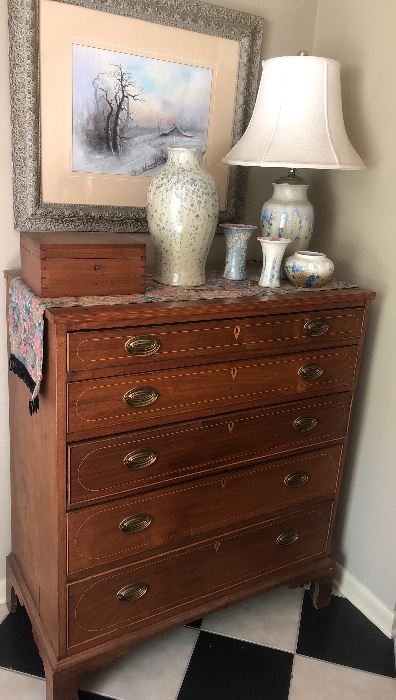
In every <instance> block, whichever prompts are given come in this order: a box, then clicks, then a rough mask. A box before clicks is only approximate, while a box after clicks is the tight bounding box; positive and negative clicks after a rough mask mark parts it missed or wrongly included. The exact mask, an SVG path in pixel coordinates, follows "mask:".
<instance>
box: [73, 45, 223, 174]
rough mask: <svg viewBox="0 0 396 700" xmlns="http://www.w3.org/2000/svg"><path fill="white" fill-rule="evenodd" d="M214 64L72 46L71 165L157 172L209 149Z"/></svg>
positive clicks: (86, 169) (104, 170) (78, 169)
mask: <svg viewBox="0 0 396 700" xmlns="http://www.w3.org/2000/svg"><path fill="white" fill-rule="evenodd" d="M211 85H212V70H211V69H209V68H201V67H196V66H189V65H184V64H179V63H173V62H171V61H164V60H161V59H154V58H145V57H141V56H134V55H130V54H125V53H118V52H114V51H107V50H104V49H96V48H92V47H89V46H81V45H78V44H74V45H73V171H75V172H92V173H114V174H116V173H118V174H129V175H153V174H155V172H156V171H157V170H158V169H159V168H160V167H161V165H162V164H163V163H164V161H165V158H166V150H167V148H168V147H169V146H186V147H191V148H196V147H200V148H201V147H202V148H203V149H204V150H205V148H206V141H207V131H208V121H209V110H210V97H211Z"/></svg>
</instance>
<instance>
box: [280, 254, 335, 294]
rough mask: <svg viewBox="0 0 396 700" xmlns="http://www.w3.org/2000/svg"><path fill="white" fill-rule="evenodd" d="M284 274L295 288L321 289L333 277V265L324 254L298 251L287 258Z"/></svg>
mask: <svg viewBox="0 0 396 700" xmlns="http://www.w3.org/2000/svg"><path fill="white" fill-rule="evenodd" d="M285 272H286V275H287V277H288V278H289V280H290V282H291V283H292V284H294V286H295V287H307V288H311V287H323V285H325V284H327V282H330V280H331V279H332V277H333V272H334V264H333V262H332V261H331V260H330V259H329V258H327V257H326V255H325V254H324V253H312V252H311V251H310V250H300V251H299V252H298V253H294V255H290V256H289V257H288V258H287V260H286V262H285Z"/></svg>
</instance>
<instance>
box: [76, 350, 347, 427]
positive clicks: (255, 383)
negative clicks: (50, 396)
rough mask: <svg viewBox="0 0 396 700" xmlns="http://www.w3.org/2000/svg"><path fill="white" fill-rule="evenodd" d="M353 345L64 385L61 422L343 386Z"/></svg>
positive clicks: (219, 405)
mask: <svg viewBox="0 0 396 700" xmlns="http://www.w3.org/2000/svg"><path fill="white" fill-rule="evenodd" d="M356 359H357V347H356V346H347V347H344V348H335V349H333V350H322V351H317V352H313V353H308V352H307V353H300V354H298V355H282V356H277V357H268V358H263V359H261V360H259V359H255V360H250V361H249V360H247V361H244V362H235V363H231V362H223V363H214V364H211V365H203V366H200V367H190V368H187V369H179V370H167V371H161V372H147V373H146V374H144V375H134V376H122V377H113V378H106V379H90V380H85V381H81V382H72V383H70V384H69V385H68V430H69V432H71V433H73V432H75V431H79V430H91V431H94V432H96V431H97V432H98V433H100V432H103V428H106V429H109V430H110V429H111V426H114V428H115V429H116V430H117V429H118V430H122V429H123V428H124V429H125V427H126V426H129V427H131V428H141V427H145V426H150V425H159V424H161V423H172V422H174V421H182V420H186V419H188V418H194V417H198V416H205V415H211V414H216V413H224V412H225V411H231V410H238V409H241V408H245V407H246V408H248V407H249V406H259V405H262V404H268V403H276V401H279V400H280V399H283V400H293V399H296V398H297V397H304V396H315V395H319V394H324V393H329V392H331V391H333V390H347V389H351V388H352V386H353V382H354V375H355V368H356Z"/></svg>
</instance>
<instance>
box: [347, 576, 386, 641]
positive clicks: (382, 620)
mask: <svg viewBox="0 0 396 700" xmlns="http://www.w3.org/2000/svg"><path fill="white" fill-rule="evenodd" d="M334 593H335V594H337V593H338V594H339V595H341V596H344V598H347V599H348V600H349V601H350V602H351V603H352V604H353V605H354V606H355V608H357V609H358V610H360V612H362V613H363V615H365V616H366V617H367V618H368V619H369V620H370V622H372V623H373V624H374V625H375V626H376V627H378V629H380V630H381V632H383V633H384V634H386V636H387V637H389V638H392V637H394V636H395V634H396V619H395V613H394V611H393V610H390V608H388V607H387V606H386V605H385V603H383V602H382V600H380V599H379V598H377V596H376V595H374V593H372V592H371V591H369V589H368V588H366V586H364V585H363V583H361V582H360V581H358V579H357V578H355V576H353V575H352V574H351V573H350V572H349V571H347V570H346V569H344V568H343V567H342V566H340V565H339V564H337V571H336V580H335V582H334Z"/></svg>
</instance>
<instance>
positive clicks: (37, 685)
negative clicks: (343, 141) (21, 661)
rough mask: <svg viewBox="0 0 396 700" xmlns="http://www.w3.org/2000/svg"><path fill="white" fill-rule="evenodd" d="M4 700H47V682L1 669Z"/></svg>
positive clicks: (1, 691) (0, 680) (1, 695)
mask: <svg viewBox="0 0 396 700" xmlns="http://www.w3.org/2000/svg"><path fill="white" fill-rule="evenodd" d="M0 698H2V700H45V681H43V680H42V679H41V678H33V677H32V676H25V675H24V674H23V673H15V672H14V671H8V670H6V669H5V668H0Z"/></svg>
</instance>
